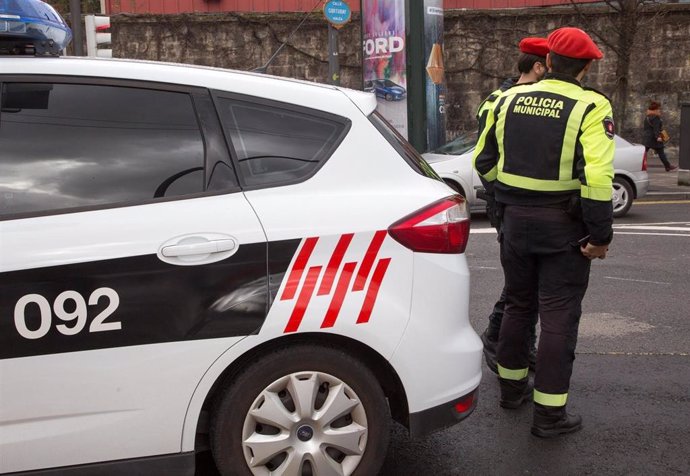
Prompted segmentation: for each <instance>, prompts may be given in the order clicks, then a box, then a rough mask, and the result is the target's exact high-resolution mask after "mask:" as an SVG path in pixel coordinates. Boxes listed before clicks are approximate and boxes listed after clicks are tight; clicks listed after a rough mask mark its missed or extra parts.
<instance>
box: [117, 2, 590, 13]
mask: <svg viewBox="0 0 690 476" xmlns="http://www.w3.org/2000/svg"><path fill="white" fill-rule="evenodd" d="M593 1H596V0H577V2H578V3H591V2H593ZM348 3H349V5H350V7H351V8H352V10H353V11H359V5H360V2H359V0H348ZM569 3H570V1H569V0H444V2H443V5H444V7H445V8H446V9H454V8H472V9H485V8H487V9H489V8H490V9H493V8H496V9H502V8H525V7H544V6H552V5H565V4H569ZM318 4H319V0H106V2H105V6H106V12H107V13H108V14H116V13H157V14H160V13H215V12H254V13H270V12H307V11H311V10H313V9H314V7H315V5H318Z"/></svg>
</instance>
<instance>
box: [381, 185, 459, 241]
mask: <svg viewBox="0 0 690 476" xmlns="http://www.w3.org/2000/svg"><path fill="white" fill-rule="evenodd" d="M388 233H389V234H390V235H391V236H392V237H393V238H394V239H395V240H396V241H397V242H398V243H400V244H401V245H403V246H405V247H406V248H409V249H411V250H412V251H418V252H421V253H463V252H464V251H465V247H466V246H467V240H468V239H469V236H470V217H469V213H468V212H467V203H466V202H465V199H464V198H463V197H461V196H460V195H452V196H450V197H447V198H444V199H443V200H439V201H438V202H434V203H432V204H431V205H429V206H427V207H424V208H422V209H421V210H417V211H416V212H414V213H412V214H410V215H408V216H406V217H404V218H402V219H401V220H398V221H397V222H395V223H393V224H392V225H391V226H390V228H388Z"/></svg>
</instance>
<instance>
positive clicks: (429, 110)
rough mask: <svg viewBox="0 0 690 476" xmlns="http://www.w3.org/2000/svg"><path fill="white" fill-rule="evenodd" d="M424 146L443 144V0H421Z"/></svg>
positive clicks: (444, 119) (432, 146)
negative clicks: (424, 98) (423, 62)
mask: <svg viewBox="0 0 690 476" xmlns="http://www.w3.org/2000/svg"><path fill="white" fill-rule="evenodd" d="M424 60H425V65H426V85H425V88H426V120H427V130H426V136H427V149H428V150H434V149H436V148H438V147H440V146H442V145H443V144H445V143H446V74H445V69H444V66H443V0H424Z"/></svg>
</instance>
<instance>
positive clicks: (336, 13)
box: [323, 0, 352, 28]
mask: <svg viewBox="0 0 690 476" xmlns="http://www.w3.org/2000/svg"><path fill="white" fill-rule="evenodd" d="M323 15H324V16H325V17H326V20H328V23H330V24H331V25H333V26H334V27H335V28H342V27H343V26H344V25H345V24H346V23H348V22H349V21H350V18H352V10H351V9H350V6H349V5H348V4H347V2H345V1H341V0H330V1H328V2H326V4H325V5H324V6H323Z"/></svg>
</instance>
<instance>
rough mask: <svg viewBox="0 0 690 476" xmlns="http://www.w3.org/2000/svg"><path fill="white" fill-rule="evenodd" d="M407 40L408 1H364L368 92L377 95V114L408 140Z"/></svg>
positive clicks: (363, 36) (363, 20)
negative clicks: (406, 13) (406, 3)
mask: <svg viewBox="0 0 690 476" xmlns="http://www.w3.org/2000/svg"><path fill="white" fill-rule="evenodd" d="M405 37H406V32H405V0H362V62H363V68H362V70H363V80H364V90H365V91H370V92H373V93H375V94H376V98H377V101H378V106H377V108H376V110H377V111H378V112H379V113H381V115H382V116H383V117H385V118H386V120H387V121H388V122H390V124H391V125H392V126H393V127H395V128H396V129H397V131H398V132H400V134H402V135H403V137H405V138H407V137H408V131H407V53H406V48H405Z"/></svg>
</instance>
